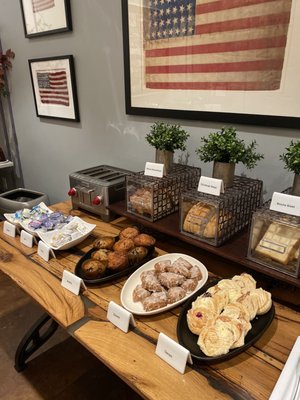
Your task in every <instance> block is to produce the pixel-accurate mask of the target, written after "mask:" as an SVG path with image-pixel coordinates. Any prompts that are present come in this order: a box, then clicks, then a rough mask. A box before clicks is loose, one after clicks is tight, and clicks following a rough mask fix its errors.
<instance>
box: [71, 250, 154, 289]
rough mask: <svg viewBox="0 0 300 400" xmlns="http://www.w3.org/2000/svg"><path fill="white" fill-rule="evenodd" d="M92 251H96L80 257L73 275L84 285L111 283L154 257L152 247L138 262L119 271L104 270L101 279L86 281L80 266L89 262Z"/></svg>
mask: <svg viewBox="0 0 300 400" xmlns="http://www.w3.org/2000/svg"><path fill="white" fill-rule="evenodd" d="M94 251H96V249H94V248H92V249H91V250H89V251H88V252H87V253H85V255H84V256H82V257H81V259H80V260H79V261H78V262H77V264H76V267H75V275H77V276H78V277H79V278H81V279H82V280H83V281H84V283H86V284H101V283H106V282H111V281H114V280H116V279H119V278H121V277H122V276H126V275H130V274H132V272H134V271H135V270H136V269H138V268H139V267H141V266H142V265H143V264H145V263H146V262H147V261H150V260H152V258H155V257H156V253H155V247H154V246H152V247H150V248H149V249H148V254H147V256H146V257H145V258H143V259H142V260H141V261H140V262H138V263H136V264H133V265H131V266H129V267H127V268H125V269H123V270H121V271H112V270H110V269H106V271H105V273H104V274H103V275H102V276H101V277H99V278H95V279H87V278H86V277H85V275H84V273H83V272H82V269H81V266H82V264H83V262H84V261H86V260H89V259H90V258H91V254H92V253H93V252H94Z"/></svg>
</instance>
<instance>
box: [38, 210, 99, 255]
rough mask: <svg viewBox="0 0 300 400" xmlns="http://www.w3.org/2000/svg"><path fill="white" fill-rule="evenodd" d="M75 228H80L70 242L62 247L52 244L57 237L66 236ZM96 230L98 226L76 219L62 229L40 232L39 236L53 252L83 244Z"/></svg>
mask: <svg viewBox="0 0 300 400" xmlns="http://www.w3.org/2000/svg"><path fill="white" fill-rule="evenodd" d="M72 226H73V227H74V226H78V229H75V230H74V232H73V233H72V234H71V238H70V240H68V241H67V242H64V243H63V244H62V245H60V246H59V245H58V246H55V245H53V243H52V240H53V238H54V237H55V236H57V235H60V236H62V235H64V234H66V233H68V232H69V231H70V228H71V227H72ZM95 228H96V225H94V224H89V223H87V222H85V221H83V220H82V219H81V218H79V217H74V218H73V219H72V221H71V222H69V223H68V224H66V225H65V226H64V227H63V228H62V229H54V230H53V231H49V232H39V233H38V235H39V237H40V238H41V239H42V241H43V242H45V243H46V244H47V246H49V247H50V248H51V249H53V250H67V249H70V248H71V247H73V246H76V245H77V244H79V243H81V242H82V241H83V240H84V239H86V238H87V237H88V236H89V235H90V234H91V232H92V231H93V230H94V229H95Z"/></svg>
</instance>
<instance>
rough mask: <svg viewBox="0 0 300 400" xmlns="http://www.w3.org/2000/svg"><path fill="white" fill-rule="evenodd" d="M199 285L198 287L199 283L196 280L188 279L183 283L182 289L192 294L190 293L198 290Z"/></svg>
mask: <svg viewBox="0 0 300 400" xmlns="http://www.w3.org/2000/svg"><path fill="white" fill-rule="evenodd" d="M197 285H198V281H197V280H196V279H187V280H186V281H184V282H183V284H182V285H181V287H182V289H184V290H185V291H186V292H187V293H190V292H192V291H193V290H195V289H196V287H197Z"/></svg>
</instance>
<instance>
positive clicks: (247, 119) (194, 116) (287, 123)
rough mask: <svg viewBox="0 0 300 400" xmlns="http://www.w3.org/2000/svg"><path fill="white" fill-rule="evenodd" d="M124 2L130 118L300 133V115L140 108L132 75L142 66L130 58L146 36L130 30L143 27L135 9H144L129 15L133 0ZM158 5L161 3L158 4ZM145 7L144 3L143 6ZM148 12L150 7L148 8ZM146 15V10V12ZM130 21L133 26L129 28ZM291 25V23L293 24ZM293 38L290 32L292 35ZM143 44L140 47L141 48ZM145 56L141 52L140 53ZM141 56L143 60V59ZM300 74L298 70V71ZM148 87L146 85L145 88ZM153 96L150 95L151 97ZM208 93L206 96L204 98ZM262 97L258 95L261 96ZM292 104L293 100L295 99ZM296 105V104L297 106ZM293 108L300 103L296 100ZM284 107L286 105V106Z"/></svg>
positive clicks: (126, 76) (125, 57)
mask: <svg viewBox="0 0 300 400" xmlns="http://www.w3.org/2000/svg"><path fill="white" fill-rule="evenodd" d="M121 2H122V29H123V53H124V80H125V82H124V84H125V109H126V114H129V115H143V116H153V117H159V118H176V119H188V120H203V121H213V122H222V123H230V124H247V125H261V126H273V127H284V128H291V129H299V128H300V115H284V113H283V114H280V115H277V114H276V115H269V114H267V113H262V114H260V113H247V112H227V111H226V112H223V111H222V110H220V111H211V110H207V109H200V107H199V109H197V110H195V109H189V108H188V107H186V108H176V107H174V108H170V107H164V106H162V107H161V106H159V107H156V106H155V107H154V106H152V105H150V106H147V104H145V103H147V99H146V100H145V102H143V103H141V105H139V104H137V103H138V101H136V100H135V102H134V101H133V98H134V95H133V86H134V84H135V81H134V74H133V67H132V65H133V66H136V65H138V67H139V68H140V69H141V67H140V66H141V64H142V62H140V60H138V62H135V61H136V59H134V62H132V58H131V57H132V54H131V48H132V49H133V51H134V52H135V54H136V52H137V50H136V48H137V46H136V40H141V39H139V37H144V36H143V35H144V32H137V33H135V32H134V31H132V32H133V33H130V29H131V30H133V29H137V28H136V27H138V26H141V25H142V23H141V21H138V20H137V18H136V15H135V12H136V9H137V8H138V7H140V8H142V7H141V6H138V5H136V4H134V6H133V7H132V8H134V9H135V11H134V12H131V11H130V4H129V3H130V2H132V0H121ZM158 3H159V2H158ZM144 4H145V3H144ZM145 8H147V7H144V10H142V11H141V15H145V14H143V13H145ZM148 9H149V7H148ZM298 10H299V14H300V7H299V8H298ZM146 12H147V10H146ZM293 20H295V21H297V18H295V17H294V18H293ZM129 21H131V23H130V24H129ZM290 23H292V19H291V21H290ZM142 30H145V28H141V31H142ZM289 34H291V32H289ZM131 36H132V37H134V41H133V42H134V43H133V44H131V42H130V37H131ZM142 46H143V44H142V45H141V46H140V47H141V48H142ZM141 53H142V51H141ZM141 57H142V56H140V58H141ZM299 68H300V65H299ZM295 70H299V69H295ZM142 75H143V72H142V73H141V76H142ZM142 80H143V77H142V78H141V79H140V81H142ZM138 83H139V85H137V87H142V86H143V85H142V84H141V83H140V82H138ZM144 86H145V85H144ZM161 92H162V91H159V90H158V91H157V97H156V102H157V104H159V103H160V101H161V100H160V94H161ZM177 93H178V91H176V90H173V91H170V94H171V96H173V97H176V94H177ZM148 95H149V96H150V94H149V93H148ZM205 95H206V93H204V95H203V96H204V97H205ZM258 96H259V92H258ZM146 97H147V94H145V98H146ZM270 99H271V100H270V101H272V94H270ZM282 101H283V102H284V98H282ZM292 102H293V99H292ZM295 102H296V103H295ZM295 102H294V104H297V103H299V101H297V100H296V99H295ZM284 104H285V103H284ZM264 105H265V104H264V102H262V107H264ZM267 108H268V107H267V104H266V109H267Z"/></svg>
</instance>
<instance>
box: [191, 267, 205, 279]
mask: <svg viewBox="0 0 300 400" xmlns="http://www.w3.org/2000/svg"><path fill="white" fill-rule="evenodd" d="M189 271H190V276H189V278H191V279H197V280H198V281H200V279H202V273H201V271H200V269H199V268H198V267H197V265H194V266H193V267H192V268H191V269H190V270H189Z"/></svg>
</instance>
